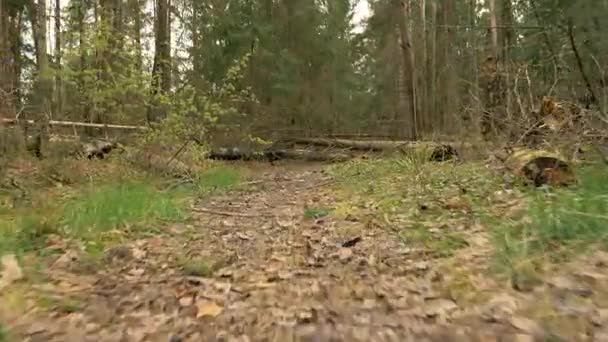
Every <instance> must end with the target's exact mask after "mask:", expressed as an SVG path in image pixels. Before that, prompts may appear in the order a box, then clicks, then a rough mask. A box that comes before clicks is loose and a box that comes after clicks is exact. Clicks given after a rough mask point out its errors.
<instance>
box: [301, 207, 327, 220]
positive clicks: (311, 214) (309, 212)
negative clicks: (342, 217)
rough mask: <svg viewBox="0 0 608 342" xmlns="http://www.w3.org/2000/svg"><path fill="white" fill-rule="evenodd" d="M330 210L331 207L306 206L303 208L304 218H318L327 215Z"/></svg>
mask: <svg viewBox="0 0 608 342" xmlns="http://www.w3.org/2000/svg"><path fill="white" fill-rule="evenodd" d="M331 211H332V209H331V208H306V209H305V210H304V218H305V219H307V220H318V219H320V218H323V217H326V216H328V215H329V214H330V213H331Z"/></svg>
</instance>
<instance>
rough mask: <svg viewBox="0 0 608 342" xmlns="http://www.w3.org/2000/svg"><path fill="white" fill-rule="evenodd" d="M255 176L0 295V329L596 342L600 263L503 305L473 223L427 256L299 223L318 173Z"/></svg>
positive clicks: (318, 194)
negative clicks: (452, 250) (187, 216)
mask: <svg viewBox="0 0 608 342" xmlns="http://www.w3.org/2000/svg"><path fill="white" fill-rule="evenodd" d="M258 172H259V174H260V176H259V179H258V180H256V181H255V182H251V186H250V187H249V188H248V190H245V191H240V192H235V193H229V194H225V195H222V196H219V197H214V198H210V199H206V200H202V201H200V202H198V203H195V204H194V206H193V219H192V221H191V222H188V223H184V224H176V225H173V226H169V227H167V229H166V231H165V232H164V233H163V234H161V235H158V236H153V237H150V238H147V239H142V240H138V241H132V242H130V243H128V244H125V245H122V246H117V247H114V248H112V249H110V250H108V251H107V252H106V254H105V256H104V258H102V260H101V261H98V263H97V264H93V265H90V264H87V259H86V258H84V257H83V256H80V255H79V254H78V253H77V252H74V251H66V252H65V254H64V255H63V256H62V257H59V258H58V259H57V260H56V262H55V263H54V264H53V266H52V267H50V268H49V269H48V270H47V271H46V272H45V276H46V277H47V280H46V281H45V282H44V283H43V284H41V285H37V286H36V287H34V288H27V289H23V288H19V287H13V291H10V289H9V290H8V291H7V292H4V293H0V295H1V296H0V300H2V301H5V302H6V301H8V299H9V298H15V297H19V300H14V301H12V302H20V303H21V305H19V306H18V307H19V308H20V309H19V310H10V309H8V306H5V305H0V307H2V308H3V309H0V319H1V320H2V321H4V322H7V324H6V325H7V326H8V327H9V328H10V329H11V331H12V332H13V333H14V334H15V335H17V336H19V337H21V338H22V340H24V341H173V342H176V341H281V342H282V341H541V340H545V339H547V338H555V340H567V341H578V340H580V341H584V340H589V341H591V340H593V336H594V335H595V337H596V339H595V340H598V341H599V340H602V339H601V338H602V336H603V337H606V336H608V329H607V327H608V309H607V308H608V300H606V299H607V298H608V296H605V295H602V292H601V290H598V289H602V288H605V286H604V285H605V282H606V279H605V278H606V276H605V274H606V272H605V267H606V265H608V258H606V260H603V259H602V260H600V259H601V258H600V257H596V258H598V259H597V260H595V259H594V260H595V261H594V262H593V264H592V266H591V268H589V267H586V266H585V267H583V268H580V269H579V271H578V273H572V274H573V275H572V278H571V277H570V276H569V275H567V276H564V277H563V278H556V279H553V281H552V282H547V283H546V284H545V283H543V284H541V285H539V286H537V287H536V288H534V289H533V290H532V292H517V291H515V290H513V289H511V287H510V286H508V284H501V283H499V282H497V281H496V280H494V278H492V277H490V276H489V275H487V268H488V255H489V253H490V251H489V246H488V237H487V236H486V233H485V230H484V228H483V227H480V226H479V225H478V224H477V225H475V224H473V223H471V222H468V223H467V224H469V226H467V227H465V228H462V227H461V229H463V230H464V231H465V233H466V234H465V237H466V240H467V244H468V245H467V247H465V248H463V249H460V250H459V251H458V252H457V253H456V254H455V255H453V256H450V257H445V258H443V257H438V256H436V254H434V253H427V251H423V250H417V249H415V248H411V247H410V246H408V245H407V244H406V243H404V241H402V239H400V238H399V237H398V236H397V234H395V232H394V231H392V230H391V229H387V228H385V227H383V225H382V224H378V223H374V221H373V220H364V219H357V218H352V217H347V218H345V219H344V220H341V219H336V218H334V217H333V216H331V215H329V216H325V215H321V214H319V215H316V216H315V215H312V217H311V215H308V214H307V212H311V211H313V209H319V208H332V207H333V206H335V205H336V204H337V203H338V202H339V201H340V199H339V198H337V195H336V194H335V193H334V192H332V190H331V186H330V185H331V184H332V179H331V178H330V177H329V176H328V174H326V173H325V172H324V171H323V169H322V167H320V166H318V165H310V164H308V165H300V166H293V165H291V166H275V167H272V168H269V169H263V170H258ZM315 212H318V213H321V212H323V210H316V211H315ZM307 217H308V218H307ZM602 262H604V263H602ZM589 263H591V261H590V262H589ZM83 265H84V266H87V267H83ZM585 265H587V264H585ZM76 266H79V267H76ZM582 270H584V271H582ZM17 288H19V291H17V290H16V289H17ZM5 291H6V289H5ZM604 292H605V290H604ZM42 294H43V295H42ZM41 298H45V300H44V301H43V302H44V304H45V305H42V304H41V300H40V299H41ZM543 303H544V304H546V305H545V306H543ZM602 304H603V305H607V306H605V308H604V309H602V308H601V307H602ZM541 309H544V311H543V310H541ZM557 328H560V329H557Z"/></svg>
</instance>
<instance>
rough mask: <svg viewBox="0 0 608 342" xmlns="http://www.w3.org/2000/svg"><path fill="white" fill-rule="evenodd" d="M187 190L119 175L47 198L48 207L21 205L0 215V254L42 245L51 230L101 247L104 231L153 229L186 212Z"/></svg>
mask: <svg viewBox="0 0 608 342" xmlns="http://www.w3.org/2000/svg"><path fill="white" fill-rule="evenodd" d="M183 195H184V194H183V193H181V192H177V191H160V190H158V189H156V188H155V187H154V185H152V184H151V182H144V181H118V182H117V183H114V184H106V185H102V186H98V187H94V186H91V187H87V188H86V189H84V190H82V191H81V192H80V193H78V194H77V195H75V196H74V197H72V198H70V199H68V200H63V201H60V200H59V199H55V200H56V201H57V202H58V203H49V207H48V208H39V209H37V210H36V211H37V213H36V212H34V211H33V210H32V209H29V210H28V211H21V212H19V213H18V214H17V215H14V216H13V217H12V218H11V217H5V218H0V254H4V253H9V252H13V253H22V252H28V251H33V250H40V249H41V247H43V245H44V243H45V241H46V237H47V236H48V235H49V234H57V235H60V236H64V237H66V238H71V239H75V240H80V241H84V242H86V243H87V244H88V245H89V246H90V247H92V248H93V249H95V248H102V247H103V246H102V245H103V244H104V243H105V242H109V241H111V240H112V238H108V237H107V235H105V233H107V232H109V231H112V230H115V229H121V230H124V231H129V232H132V231H134V230H135V229H140V230H141V229H144V230H146V229H152V228H153V227H154V226H155V225H156V224H157V223H159V222H162V221H176V220H180V219H182V218H183V217H184V210H183V203H182V199H183Z"/></svg>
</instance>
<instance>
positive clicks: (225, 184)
mask: <svg viewBox="0 0 608 342" xmlns="http://www.w3.org/2000/svg"><path fill="white" fill-rule="evenodd" d="M241 178H242V175H241V172H240V171H239V170H237V169H234V168H229V167H223V166H217V167H214V168H211V169H209V170H206V171H205V172H203V174H201V175H200V176H199V178H198V183H197V188H198V192H199V193H201V194H205V195H208V194H213V193H217V192H221V191H226V190H231V189H234V188H236V187H237V186H238V185H239V184H240V183H241Z"/></svg>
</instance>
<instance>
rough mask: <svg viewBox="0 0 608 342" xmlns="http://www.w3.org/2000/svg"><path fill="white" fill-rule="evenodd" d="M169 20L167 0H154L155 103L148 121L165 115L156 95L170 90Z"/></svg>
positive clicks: (153, 82)
mask: <svg viewBox="0 0 608 342" xmlns="http://www.w3.org/2000/svg"><path fill="white" fill-rule="evenodd" d="M169 25H170V20H169V0H157V1H156V25H155V26H156V37H155V47H156V49H155V53H154V67H153V69H152V96H153V97H154V99H153V100H152V101H153V102H154V103H155V105H153V106H151V107H150V109H149V111H148V121H151V122H158V121H160V120H162V119H164V118H165V117H166V116H167V109H166V108H161V107H164V106H161V105H159V104H157V103H158V98H157V97H158V95H161V96H163V95H167V94H168V93H169V91H170V90H171V37H170V35H169V29H170V26H169Z"/></svg>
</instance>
